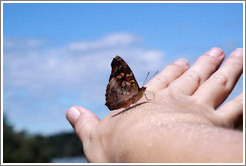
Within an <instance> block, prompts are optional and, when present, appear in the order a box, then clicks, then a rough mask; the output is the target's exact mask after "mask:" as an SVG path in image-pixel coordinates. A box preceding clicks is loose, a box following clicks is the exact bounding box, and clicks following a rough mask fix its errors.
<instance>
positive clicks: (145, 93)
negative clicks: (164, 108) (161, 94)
mask: <svg viewBox="0 0 246 166" xmlns="http://www.w3.org/2000/svg"><path fill="white" fill-rule="evenodd" d="M146 92H147V93H151V94H152V95H153V101H155V93H154V92H151V91H146ZM144 96H145V98H146V99H147V100H148V101H151V99H148V98H147V95H146V93H144Z"/></svg>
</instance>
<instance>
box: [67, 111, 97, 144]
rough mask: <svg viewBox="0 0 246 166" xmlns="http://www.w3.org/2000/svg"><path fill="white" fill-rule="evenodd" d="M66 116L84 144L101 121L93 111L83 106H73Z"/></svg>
mask: <svg viewBox="0 0 246 166" xmlns="http://www.w3.org/2000/svg"><path fill="white" fill-rule="evenodd" d="M66 117H67V120H68V121H69V122H70V124H71V125H72V126H73V127H74V129H75V132H76V134H77V135H78V137H79V138H80V140H81V141H82V142H83V144H84V142H85V141H89V138H90V136H91V134H92V133H93V131H94V129H95V128H96V126H97V125H98V123H99V121H100V120H99V118H98V117H97V116H96V115H95V114H94V113H93V112H91V111H89V110H87V109H86V108H84V107H81V106H74V107H71V108H70V109H69V110H68V111H67V113H66Z"/></svg>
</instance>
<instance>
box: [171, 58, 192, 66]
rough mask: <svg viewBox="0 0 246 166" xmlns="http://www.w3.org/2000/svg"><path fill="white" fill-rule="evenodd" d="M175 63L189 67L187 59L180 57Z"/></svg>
mask: <svg viewBox="0 0 246 166" xmlns="http://www.w3.org/2000/svg"><path fill="white" fill-rule="evenodd" d="M174 64H176V65H179V66H183V67H189V62H188V61H187V60H186V59H178V60H176V61H175V62H174Z"/></svg>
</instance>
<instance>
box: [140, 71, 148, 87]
mask: <svg viewBox="0 0 246 166" xmlns="http://www.w3.org/2000/svg"><path fill="white" fill-rule="evenodd" d="M148 76H149V72H148V74H147V75H146V77H145V79H144V82H143V85H142V87H143V86H144V84H145V82H146V80H147V78H148Z"/></svg>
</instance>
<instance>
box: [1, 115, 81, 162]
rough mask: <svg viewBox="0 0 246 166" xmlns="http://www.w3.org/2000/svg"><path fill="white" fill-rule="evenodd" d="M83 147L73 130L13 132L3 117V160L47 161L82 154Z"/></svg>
mask: <svg viewBox="0 0 246 166" xmlns="http://www.w3.org/2000/svg"><path fill="white" fill-rule="evenodd" d="M83 155H84V153H83V147H82V144H81V142H80V141H79V139H78V137H77V136H76V134H75V133H74V132H72V133H60V134H56V135H52V136H47V137H45V136H42V135H29V134H28V133H26V132H25V131H22V132H15V131H14V129H13V126H11V125H10V123H9V122H8V120H7V118H6V116H4V117H3V162H4V163H47V162H50V161H51V159H53V158H57V157H72V156H81V157H82V156H83Z"/></svg>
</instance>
